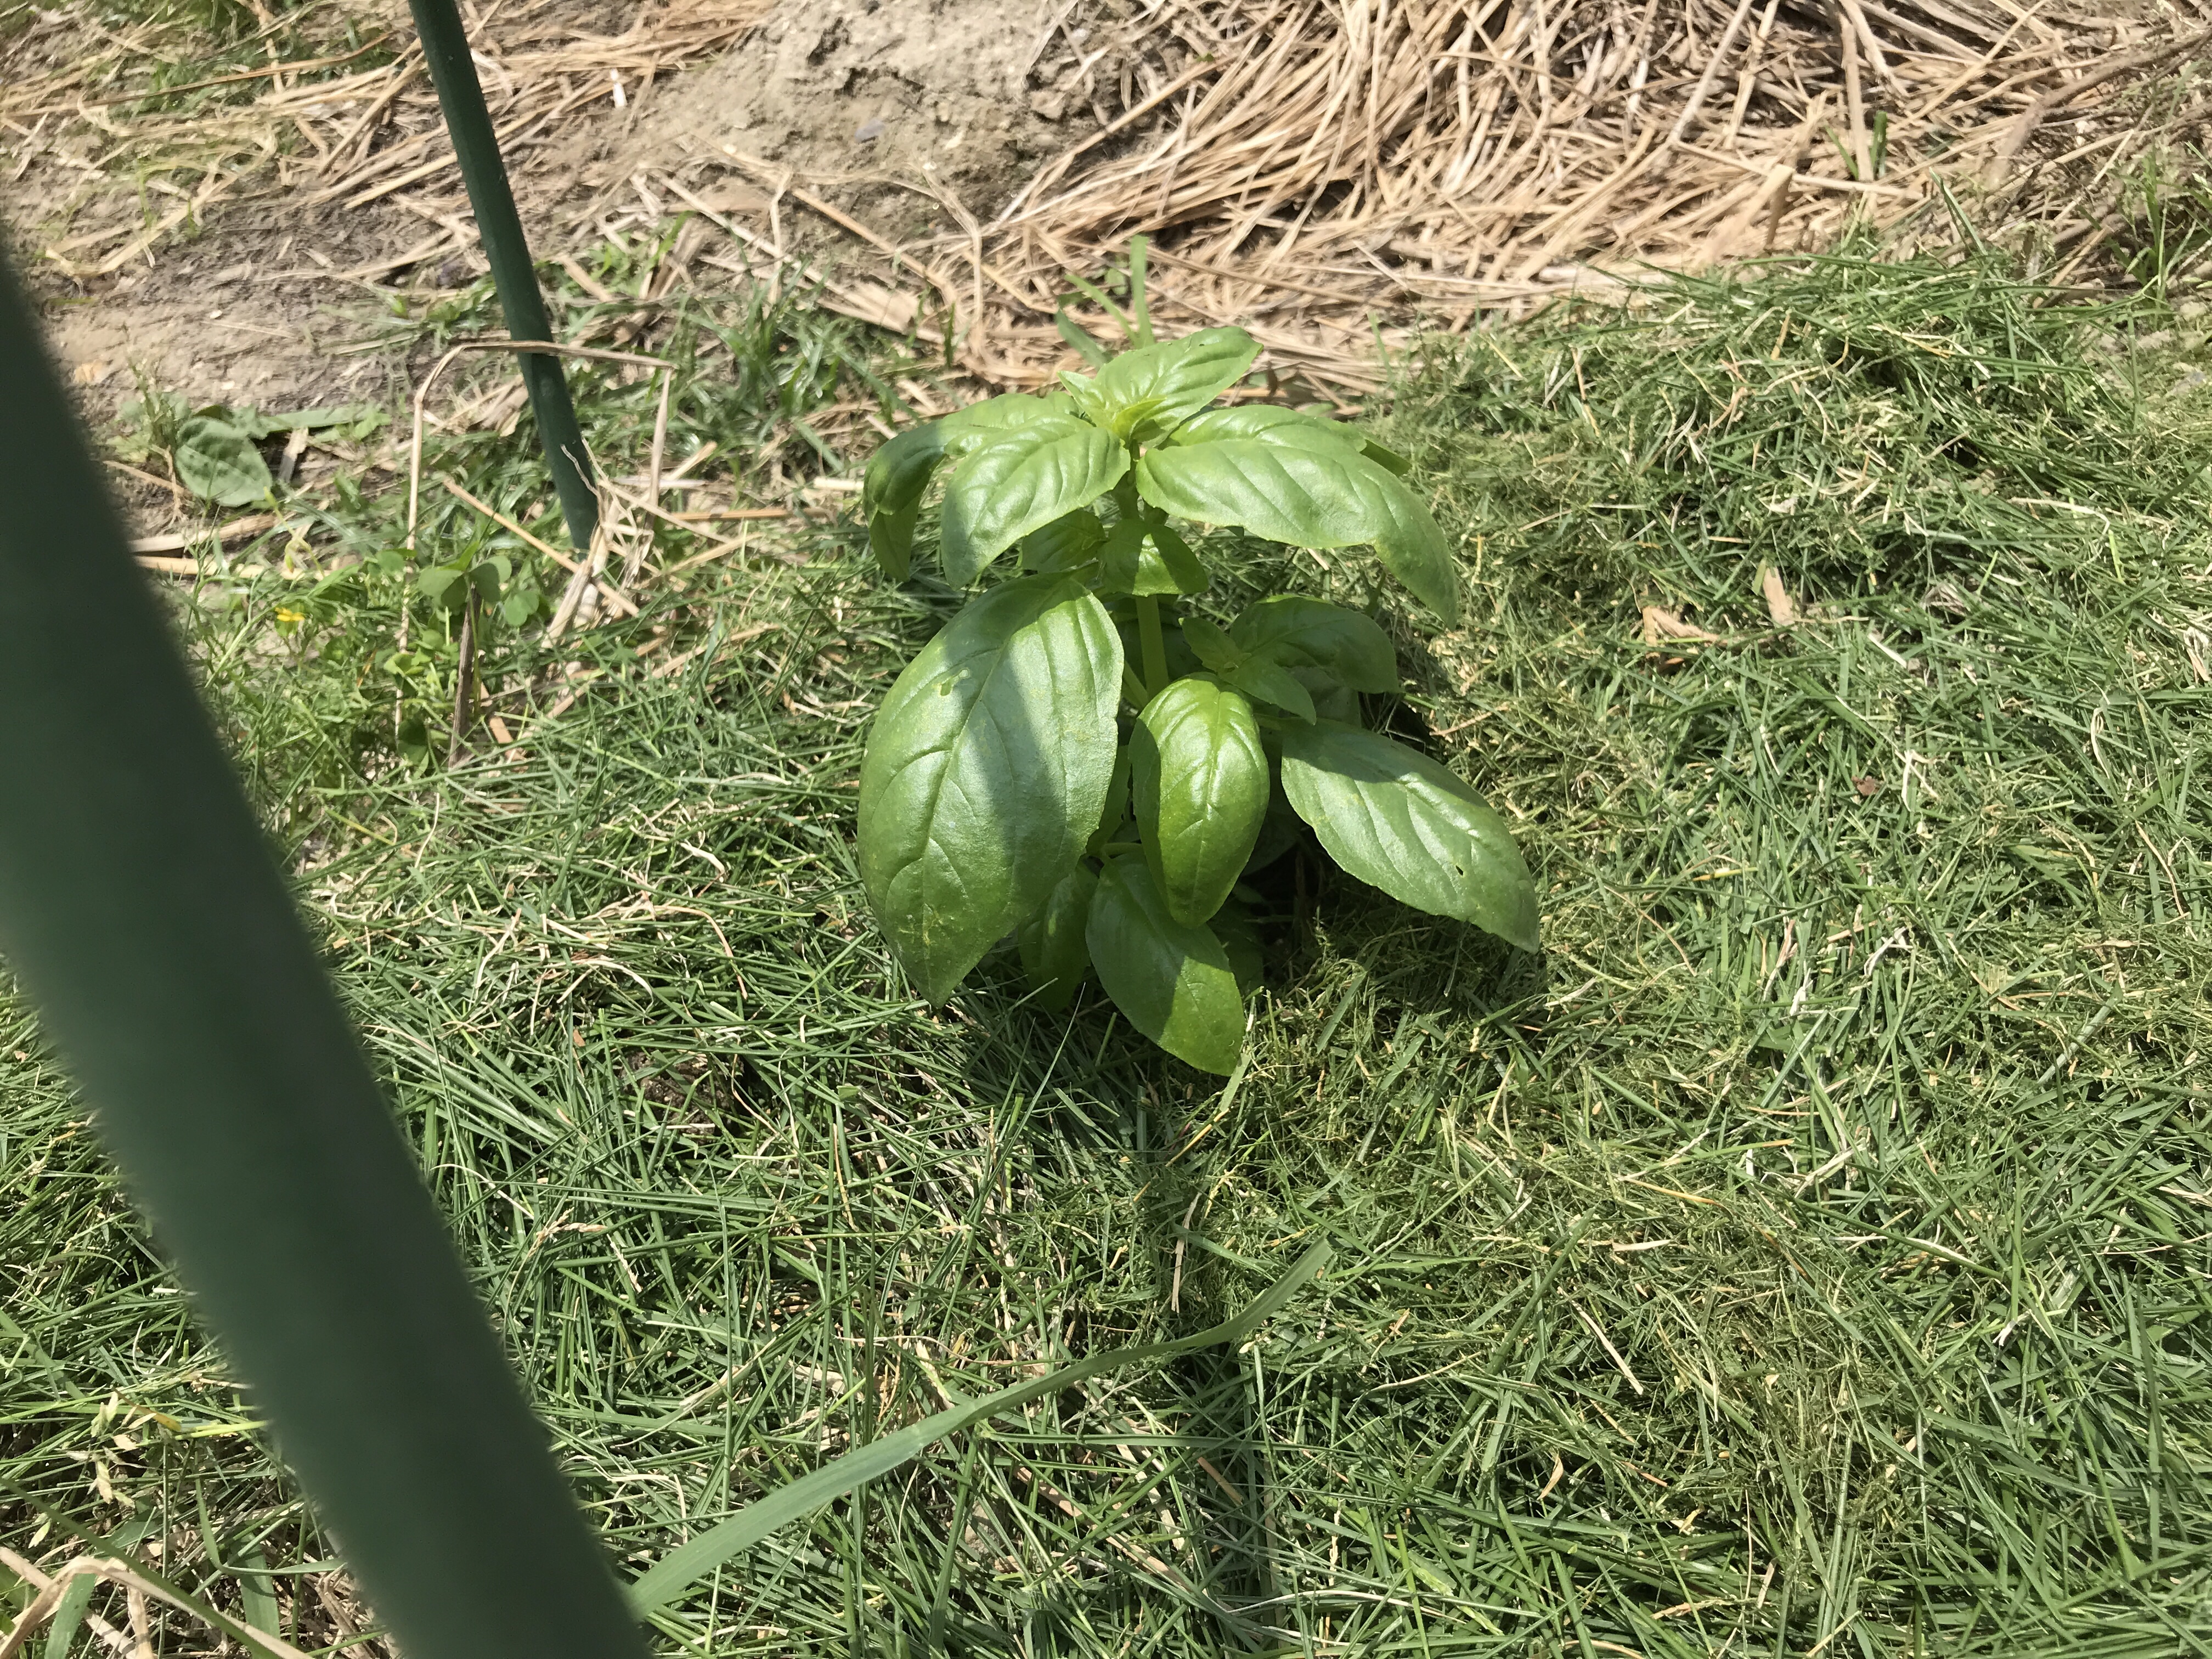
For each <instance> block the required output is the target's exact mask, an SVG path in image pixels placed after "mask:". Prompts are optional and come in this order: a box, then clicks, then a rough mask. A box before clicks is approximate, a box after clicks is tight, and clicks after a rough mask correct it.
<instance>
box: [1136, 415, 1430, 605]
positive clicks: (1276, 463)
mask: <svg viewBox="0 0 2212 1659" xmlns="http://www.w3.org/2000/svg"><path fill="white" fill-rule="evenodd" d="M1262 413H1263V411H1261V410H1215V411H1213V412H1212V413H1209V414H1206V415H1201V416H1199V417H1198V418H1197V419H1196V420H1194V421H1192V422H1188V424H1187V425H1185V426H1184V427H1182V428H1181V429H1180V430H1178V431H1177V432H1176V434H1175V435H1174V437H1173V438H1172V439H1171V440H1170V441H1169V442H1167V443H1164V444H1160V445H1157V446H1155V447H1152V448H1151V449H1149V450H1147V451H1146V453H1145V454H1144V455H1143V457H1142V458H1141V459H1139V461H1138V462H1137V467H1136V477H1137V491H1138V493H1139V495H1142V496H1143V497H1144V498H1145V500H1146V501H1149V502H1151V503H1152V505H1153V506H1154V507H1158V508H1159V509H1160V511H1162V512H1163V513H1173V514H1174V515H1175V516H1176V517H1177V518H1179V519H1193V520H1197V521H1198V522H1199V523H1200V524H1231V525H1240V526H1243V528H1245V529H1246V530H1249V531H1250V532H1252V533H1253V534H1254V535H1255V536H1261V537H1264V538H1267V540H1269V541H1276V542H1285V543H1288V544H1290V545H1291V546H1293V547H1349V546H1352V545H1353V544H1357V543H1360V542H1369V543H1372V544H1374V548H1375V552H1376V557H1378V558H1379V559H1381V560H1382V562H1383V568H1384V569H1386V570H1388V571H1389V573H1390V574H1392V575H1394V576H1395V577H1396V578H1397V579H1398V580H1400V581H1401V582H1403V583H1404V584H1405V585H1406V586H1407V587H1408V588H1409V589H1411V590H1412V591H1413V596H1414V597H1415V598H1416V599H1419V600H1420V601H1421V603H1422V604H1424V605H1427V606H1428V607H1429V608H1430V609H1431V611H1435V612H1436V613H1437V615H1438V616H1439V617H1443V619H1444V620H1445V621H1446V622H1453V621H1456V620H1457V618H1458V616H1459V592H1458V588H1457V586H1456V584H1455V581H1454V580H1453V575H1452V568H1451V560H1450V556H1449V552H1448V550H1447V549H1446V547H1445V545H1444V538H1443V531H1442V530H1440V529H1438V528H1437V521H1436V520H1435V518H1434V517H1433V516H1432V515H1431V513H1430V512H1429V509H1428V507H1427V506H1426V504H1425V503H1424V502H1423V501H1421V499H1420V497H1419V496H1418V495H1414V494H1413V491H1412V490H1411V489H1407V487H1406V486H1405V485H1404V484H1402V483H1400V482H1399V481H1398V480H1397V479H1396V478H1395V477H1392V476H1391V475H1390V474H1389V472H1388V471H1384V470H1383V468H1382V467H1381V466H1378V465H1376V463H1375V462H1373V461H1371V460H1369V459H1367V458H1366V456H1364V455H1363V454H1361V453H1359V451H1358V448H1357V447H1355V446H1356V443H1357V441H1358V435H1357V434H1352V435H1349V436H1348V437H1340V436H1339V435H1337V434H1335V433H1334V432H1332V431H1331V430H1330V429H1329V427H1328V422H1322V421H1316V420H1312V419H1310V417H1307V416H1300V415H1298V414H1297V413H1296V411H1294V410H1265V411H1264V414H1265V415H1266V416H1267V417H1268V418H1267V419H1264V420H1263V419H1260V418H1257V417H1258V416H1261V414H1262ZM1225 416H1240V417H1245V418H1243V420H1241V421H1231V420H1227V419H1225V418H1223V417H1225ZM1283 416H1288V417H1289V418H1288V419H1284V418H1280V417H1283Z"/></svg>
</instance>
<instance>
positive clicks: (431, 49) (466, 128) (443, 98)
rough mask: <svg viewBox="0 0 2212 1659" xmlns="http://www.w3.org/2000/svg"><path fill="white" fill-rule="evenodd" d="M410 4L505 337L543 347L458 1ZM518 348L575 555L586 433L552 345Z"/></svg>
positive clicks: (589, 520)
mask: <svg viewBox="0 0 2212 1659" xmlns="http://www.w3.org/2000/svg"><path fill="white" fill-rule="evenodd" d="M408 7H409V9H410V10H411V11H413V13H414V14H415V29H416V33H418V34H419V35H421V36H422V58H423V61H424V62H425V63H427V64H429V66H430V83H431V84H432V85H433V86H435V88H437V89H438V107H439V108H440V109H441V110H443V111H444V112H445V116H446V131H447V133H448V134H450V135H451V136H452V137H453V154H454V155H455V156H457V157H458V158H459V161H460V164H461V179H462V182H464V183H465V184H466V185H468V187H469V205H470V206H471V208H473V209H475V210H476V216H477V235H478V236H479V237H480V238H482V239H483V249H484V257H485V258H487V259H489V261H490V262H491V280H492V284H493V286H494V287H495V288H496V289H498V290H499V308H500V310H501V312H502V313H504V314H505V315H506V318H507V335H508V337H510V338H513V339H517V340H544V341H545V342H546V343H548V344H550V343H552V340H553V329H552V325H550V323H548V322H547V321H546V319H545V296H544V295H543V294H541V293H540V292H538V269H537V267H536V266H535V265H533V264H531V262H530V244H529V243H528V242H527V241H526V240H524V237H523V234H522V219H521V216H520V215H519V214H517V213H516V212H515V210H514V191H513V190H512V189H511V188H510V187H509V186H508V185H507V167H506V165H505V164H504V163H503V162H501V160H500V159H499V140H498V138H497V137H495V136H494V135H493V132H492V130H491V112H490V111H489V110H488V109H486V108H485V107H484V97H483V85H482V84H481V83H480V82H478V81H477V66H476V60H475V59H473V58H471V57H470V56H469V37H468V31H467V30H466V29H465V27H463V26H462V23H461V11H460V7H459V5H458V4H456V3H455V0H408ZM515 355H516V356H519V357H520V358H521V359H522V383H523V385H524V386H527V387H528V388H529V389H530V412H531V414H532V416H535V417H536V418H537V421H538V442H539V443H541V444H543V445H544V448H545V465H546V468H547V470H548V471H550V472H551V473H552V475H553V492H554V494H556V495H558V496H559V497H560V498H561V516H562V518H563V519H565V520H568V539H569V541H570V543H571V544H574V547H575V550H576V551H577V553H578V555H579V556H581V555H584V554H586V553H588V552H589V551H590V550H591V545H592V531H593V530H594V529H596V528H597V527H598V526H599V497H598V496H597V495H593V494H592V484H591V480H590V478H589V477H588V476H587V474H586V468H587V466H588V465H589V464H588V463H587V462H586V459H585V458H584V435H583V434H582V433H581V432H580V431H578V430H577V428H576V405H575V404H574V402H573V401H571V400H570V398H569V396H568V377H567V376H566V375H564V374H562V372H561V360H560V359H559V358H558V357H556V356H554V355H553V354H552V353H550V352H543V351H524V352H518V353H516V354H515Z"/></svg>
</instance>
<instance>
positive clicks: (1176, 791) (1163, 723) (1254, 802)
mask: <svg viewBox="0 0 2212 1659" xmlns="http://www.w3.org/2000/svg"><path fill="white" fill-rule="evenodd" d="M1271 788H1272V785H1271V784H1270V782H1269V781H1268V777H1267V753H1266V751H1265V750H1262V749H1261V747H1260V723H1259V722H1258V721H1257V720H1255V719H1253V717H1252V705H1251V704H1250V703H1249V702H1246V701H1245V700H1244V698H1243V696H1240V695H1239V694H1238V693H1237V692H1235V691H1232V690H1230V689H1229V688H1228V687H1227V686H1225V685H1223V684H1219V683H1218V681H1215V680H1212V679H1187V680H1177V681H1176V682H1175V683H1174V684H1171V685H1170V686H1169V687H1168V688H1167V689H1166V690H1164V691H1162V692H1161V693H1160V694H1159V695H1158V696H1156V697H1154V698H1153V699H1152V701H1151V702H1148V703H1146V705H1145V710H1144V713H1142V714H1139V715H1138V716H1137V725H1136V729H1135V730H1134V731H1133V732H1131V733H1130V734H1129V798H1130V805H1131V806H1132V807H1133V810H1134V812H1135V816H1136V819H1137V833H1138V834H1139V835H1140V836H1143V837H1144V842H1145V862H1146V865H1147V866H1149V867H1150V868H1151V870H1152V880H1153V883H1154V884H1155V885H1157V886H1158V889H1159V891H1160V896H1161V897H1162V899H1163V900H1164V901H1165V902H1166V904H1167V907H1168V914H1169V915H1172V916H1173V917H1174V918H1175V919H1176V921H1182V922H1201V921H1206V919H1207V918H1208V917H1209V916H1211V915H1212V914H1213V913H1214V912H1215V911H1216V910H1218V909H1219V908H1221V902H1222V901H1223V900H1224V899H1225V898H1227V897H1228V896H1229V890H1230V889H1231V888H1232V887H1234V886H1235V885H1236V884H1237V878H1238V877H1239V876H1241V875H1242V874H1243V872H1244V865H1245V861H1246V860H1248V859H1249V858H1250V857H1251V856H1252V846H1253V843H1254V842H1255V841H1257V840H1258V839H1259V836H1260V822H1261V819H1262V818H1264V817H1266V816H1267V796H1268V794H1269V793H1270V791H1271Z"/></svg>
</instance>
